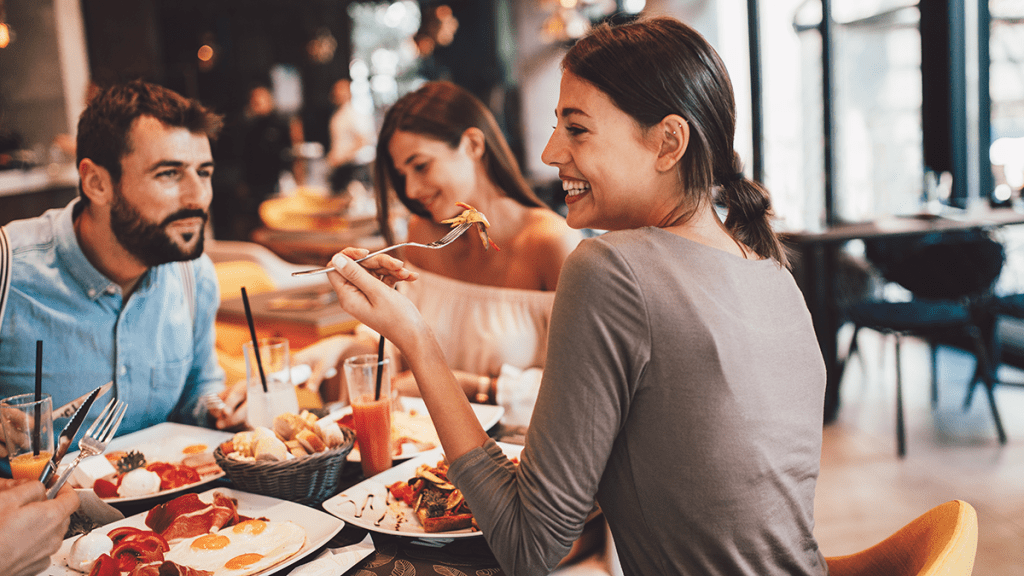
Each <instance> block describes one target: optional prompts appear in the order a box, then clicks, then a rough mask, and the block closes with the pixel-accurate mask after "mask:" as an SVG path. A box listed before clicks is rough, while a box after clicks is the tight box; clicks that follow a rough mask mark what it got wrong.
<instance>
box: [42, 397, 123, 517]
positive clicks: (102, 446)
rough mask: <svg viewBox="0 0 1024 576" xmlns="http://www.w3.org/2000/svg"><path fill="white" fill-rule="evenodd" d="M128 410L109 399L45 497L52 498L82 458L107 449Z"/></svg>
mask: <svg viewBox="0 0 1024 576" xmlns="http://www.w3.org/2000/svg"><path fill="white" fill-rule="evenodd" d="M127 410H128V405H127V404H125V403H124V402H123V401H118V400H111V401H110V402H109V403H108V404H107V405H106V406H105V407H104V408H103V411H102V412H100V415H99V416H97V417H96V421H95V422H93V423H92V426H90V427H89V429H88V430H86V431H85V435H84V436H82V439H81V440H79V441H78V456H77V457H76V458H75V459H74V460H73V461H72V462H71V465H70V466H68V468H67V470H65V471H64V473H63V474H61V475H60V478H58V479H57V482H55V483H54V485H53V487H52V488H50V490H49V491H48V492H47V493H46V497H47V498H53V497H54V496H56V495H57V492H59V491H60V487H61V486H63V485H64V483H65V482H67V480H68V478H69V477H70V476H71V473H72V472H74V470H75V468H77V467H78V464H79V463H81V462H82V460H83V459H85V458H88V457H89V456H96V455H99V454H103V451H104V450H106V449H107V443H108V442H110V439H111V438H113V437H114V434H115V433H117V428H118V427H119V426H120V425H121V419H122V418H124V413H125V412H126V411H127Z"/></svg>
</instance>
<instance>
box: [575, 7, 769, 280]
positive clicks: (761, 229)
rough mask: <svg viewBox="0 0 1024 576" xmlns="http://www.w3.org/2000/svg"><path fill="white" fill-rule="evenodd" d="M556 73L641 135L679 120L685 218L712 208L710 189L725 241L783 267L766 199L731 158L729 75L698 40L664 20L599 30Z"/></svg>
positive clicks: (696, 34)
mask: <svg viewBox="0 0 1024 576" xmlns="http://www.w3.org/2000/svg"><path fill="white" fill-rule="evenodd" d="M562 68H563V69H564V70H565V71H566V72H568V73H571V74H573V75H575V76H578V77H579V78H581V79H583V80H585V81H587V82H589V83H591V84H593V85H594V86H595V87H596V88H597V89H599V90H601V91H602V92H604V93H605V94H607V95H608V97H609V98H611V100H612V102H614V103H615V105H616V106H617V107H618V108H619V109H620V110H622V111H623V112H625V113H626V114H628V115H629V116H631V117H632V118H633V119H634V120H635V121H636V122H637V123H638V124H639V125H640V126H641V127H642V128H644V129H648V128H650V127H652V126H654V125H655V124H658V123H659V122H661V121H662V119H664V118H665V116H668V115H669V114H678V115H679V116H682V117H683V118H684V119H686V121H687V124H689V128H690V141H689V144H688V146H687V148H686V153H685V154H684V155H683V159H682V162H681V163H680V164H681V166H680V170H681V176H682V182H683V188H684V190H683V193H684V197H683V202H684V204H685V205H687V206H688V208H689V210H690V213H691V214H692V213H693V212H694V211H696V209H697V208H698V207H699V206H701V205H702V204H711V203H712V202H714V200H715V197H714V195H715V192H716V189H717V190H718V191H719V192H720V194H721V196H720V200H721V201H722V202H723V203H724V204H725V206H726V207H727V208H728V215H727V216H726V219H725V226H726V228H727V229H728V230H729V232H730V233H731V234H732V235H733V237H735V238H736V239H737V240H739V241H740V242H742V243H743V244H745V245H747V246H749V247H750V248H751V249H752V250H753V251H754V252H756V253H757V254H758V255H760V256H761V257H763V258H774V259H775V260H776V261H778V262H779V263H780V264H782V265H784V266H788V258H787V257H786V250H785V248H784V247H783V245H782V243H781V242H780V241H779V239H778V236H776V234H775V232H774V230H773V229H772V226H771V217H772V206H771V198H770V196H769V194H768V191H767V190H766V189H765V188H764V187H763V186H762V185H761V184H760V183H758V182H755V181H753V180H750V179H748V178H745V177H744V176H743V174H742V170H743V165H742V163H741V162H740V158H739V155H738V154H736V153H735V151H734V150H733V140H734V138H735V133H736V104H735V99H734V97H733V91H732V83H731V82H730V80H729V73H728V72H727V71H726V69H725V65H724V64H723V63H722V60H721V59H720V58H719V57H718V54H717V53H716V52H715V50H714V49H713V48H712V47H711V45H710V44H708V42H707V40H705V39H704V37H703V36H701V35H700V33H699V32H697V31H696V30H694V29H693V28H690V27H689V26H687V25H686V24H683V23H682V22H679V21H678V20H675V19H673V18H668V17H654V18H642V19H640V20H637V21H634V22H631V23H628V24H622V25H619V26H611V25H608V24H602V25H600V26H597V27H595V28H594V29H593V30H592V31H591V32H590V34H588V35H587V36H586V37H584V38H582V39H581V40H580V41H579V42H577V43H576V44H575V45H574V46H573V47H572V48H571V49H570V50H569V52H568V53H567V54H566V56H565V58H564V59H563V61H562Z"/></svg>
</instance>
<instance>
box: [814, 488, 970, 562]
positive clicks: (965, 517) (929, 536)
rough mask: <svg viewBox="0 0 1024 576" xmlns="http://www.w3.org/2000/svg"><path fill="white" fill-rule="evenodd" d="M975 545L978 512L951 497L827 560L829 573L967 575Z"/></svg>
mask: <svg viewBox="0 0 1024 576" xmlns="http://www.w3.org/2000/svg"><path fill="white" fill-rule="evenodd" d="M977 550H978V514H977V512H976V511H975V510H974V507H973V506H971V505H970V504H968V503H967V502H964V501H963V500H952V501H949V502H946V503H945V504H942V505H939V506H936V507H935V508H932V509H931V510H929V511H928V512H925V513H924V514H922V515H921V516H919V517H918V518H917V519H916V520H914V521H913V522H911V523H909V524H907V525H906V526H904V527H903V528H900V529H899V530H897V531H896V533H894V534H893V535H892V536H889V537H888V538H886V539H885V540H883V541H881V542H879V543H878V544H876V545H874V546H872V547H871V548H868V549H867V550H863V551H861V552H857V553H855V554H850V555H848V556H835V557H831V558H826V561H827V563H828V570H829V575H830V576H867V575H869V574H871V575H886V576H933V575H936V576H937V575H939V574H943V575H947V576H970V574H971V572H973V571H974V556H975V554H976V553H977Z"/></svg>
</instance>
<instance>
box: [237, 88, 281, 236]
mask: <svg viewBox="0 0 1024 576" xmlns="http://www.w3.org/2000/svg"><path fill="white" fill-rule="evenodd" d="M242 134H243V136H242V144H241V155H242V156H241V162H242V181H241V183H240V188H241V189H240V190H239V194H238V196H239V198H238V203H237V204H236V205H234V206H232V207H231V210H232V214H233V218H234V221H235V223H234V229H235V230H234V234H233V236H234V237H236V238H239V239H243V240H248V239H249V235H250V234H251V232H252V231H253V230H254V229H255V228H258V227H259V226H260V225H261V221H260V216H259V207H260V204H261V203H262V202H263V201H264V200H267V199H268V198H271V197H273V196H275V195H276V194H277V193H278V183H279V182H280V179H281V173H282V172H284V171H288V170H291V149H292V137H291V129H290V126H289V123H288V120H287V119H285V118H283V117H282V116H281V115H280V114H279V113H278V111H277V104H276V103H275V101H274V95H273V93H272V92H271V91H270V88H269V87H267V86H264V85H258V86H254V87H253V88H252V89H251V90H250V91H249V103H248V105H247V106H246V108H245V119H244V122H243V125H242Z"/></svg>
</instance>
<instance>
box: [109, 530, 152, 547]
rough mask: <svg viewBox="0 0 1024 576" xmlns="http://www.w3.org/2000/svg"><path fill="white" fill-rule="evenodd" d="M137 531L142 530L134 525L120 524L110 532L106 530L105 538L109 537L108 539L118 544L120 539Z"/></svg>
mask: <svg viewBox="0 0 1024 576" xmlns="http://www.w3.org/2000/svg"><path fill="white" fill-rule="evenodd" d="M139 532H144V530H142V529H141V528H136V527H134V526H121V527H120V528H114V529H113V530H111V531H110V532H107V538H110V540H111V541H112V542H113V543H114V544H115V545H117V544H120V543H121V540H124V539H125V537H126V536H129V535H131V534H137V533H139Z"/></svg>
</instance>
